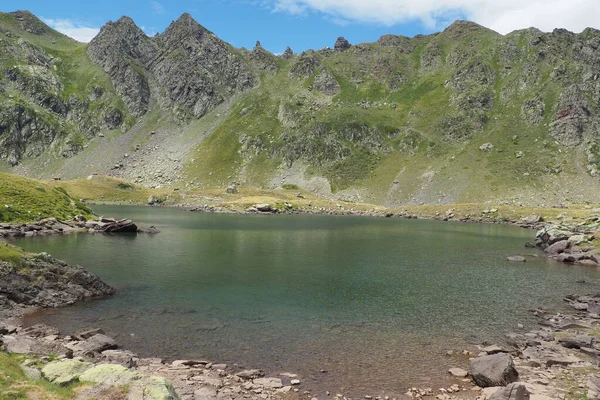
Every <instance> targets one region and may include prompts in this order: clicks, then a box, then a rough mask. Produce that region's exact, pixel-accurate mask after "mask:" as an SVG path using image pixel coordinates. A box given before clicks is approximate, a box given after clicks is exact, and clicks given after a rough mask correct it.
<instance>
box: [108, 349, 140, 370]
mask: <svg viewBox="0 0 600 400" xmlns="http://www.w3.org/2000/svg"><path fill="white" fill-rule="evenodd" d="M101 358H102V360H107V361H109V362H110V363H115V364H121V365H123V366H125V367H127V368H132V367H135V366H136V365H137V362H136V359H137V356H136V355H135V354H133V353H132V352H130V351H127V350H105V351H103V352H102V354H101Z"/></svg>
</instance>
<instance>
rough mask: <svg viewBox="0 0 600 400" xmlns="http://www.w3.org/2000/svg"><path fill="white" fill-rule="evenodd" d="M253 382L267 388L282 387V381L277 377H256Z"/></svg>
mask: <svg viewBox="0 0 600 400" xmlns="http://www.w3.org/2000/svg"><path fill="white" fill-rule="evenodd" d="M254 384H255V385H258V386H262V387H265V388H269V389H280V388H282V387H283V383H282V382H281V379H279V378H257V379H254Z"/></svg>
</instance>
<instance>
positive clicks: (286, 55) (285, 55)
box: [281, 46, 294, 60]
mask: <svg viewBox="0 0 600 400" xmlns="http://www.w3.org/2000/svg"><path fill="white" fill-rule="evenodd" d="M293 56H294V51H293V50H292V48H291V47H290V46H288V47H287V48H286V49H285V51H284V52H283V54H282V55H281V57H282V58H284V59H286V60H289V59H290V58H292V57H293Z"/></svg>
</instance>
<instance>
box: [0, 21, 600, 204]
mask: <svg viewBox="0 0 600 400" xmlns="http://www.w3.org/2000/svg"><path fill="white" fill-rule="evenodd" d="M333 42H335V45H334V48H332V49H331V48H325V49H322V50H318V51H312V50H311V51H306V52H304V53H302V54H294V52H293V51H292V50H291V49H288V50H287V51H286V52H285V53H284V54H283V55H281V56H275V55H273V54H271V53H270V52H268V51H266V50H265V49H264V48H263V47H262V46H261V45H260V43H259V42H257V44H256V46H255V48H254V49H252V50H247V49H236V48H234V47H232V46H230V45H229V44H227V43H225V42H223V41H222V40H220V39H219V38H218V37H217V36H215V35H214V34H213V33H211V32H210V31H208V30H207V29H205V28H204V27H202V26H201V25H200V24H198V23H197V22H196V21H194V20H193V18H192V17H191V16H190V15H189V14H184V15H182V16H181V17H180V18H179V19H178V20H177V21H174V22H173V23H172V24H171V25H170V26H169V27H168V28H167V30H165V32H164V33H161V34H158V35H156V36H154V37H148V36H146V35H145V34H144V32H143V31H142V30H141V29H139V28H138V27H137V26H136V25H135V23H134V22H133V21H132V20H131V19H130V18H127V17H122V18H121V19H119V20H118V21H116V22H109V23H108V24H106V25H105V26H104V27H103V28H102V30H101V32H100V33H99V35H98V36H97V37H96V38H95V39H93V40H92V41H91V42H90V43H89V44H88V45H84V44H80V43H77V42H75V41H73V40H71V39H69V38H67V37H65V36H63V35H61V34H59V33H57V32H55V31H53V30H52V29H51V28H49V27H47V26H46V25H44V24H43V22H41V21H40V20H39V19H37V18H36V17H35V16H33V15H32V14H30V13H28V12H26V11H17V12H14V13H7V14H0V70H1V73H0V77H1V78H0V94H1V97H0V98H1V100H0V159H1V160H2V161H1V163H2V164H1V165H2V166H1V167H0V168H1V169H2V170H6V171H9V172H15V173H19V174H24V175H29V176H34V177H43V178H49V177H51V176H53V175H59V176H62V177H65V178H75V177H82V176H86V175H90V174H92V173H103V174H109V175H112V176H115V177H119V178H125V179H128V180H132V181H135V182H137V183H141V184H144V185H147V186H153V187H156V186H161V187H179V188H208V187H225V186H227V185H228V184H229V183H231V182H233V181H236V182H238V183H241V184H244V185H247V186H254V187H258V188H277V187H280V186H282V185H284V184H295V185H298V186H299V187H302V188H305V189H308V190H310V191H313V192H314V193H316V194H319V195H322V196H327V197H331V198H337V199H341V200H347V201H361V202H371V203H377V204H385V205H400V204H420V203H427V204H438V203H442V204H451V203H458V202H486V201H490V202H495V203H510V204H532V205H553V204H559V203H563V202H567V203H568V202H576V203H583V202H586V201H591V202H600V190H599V189H600V172H598V169H599V165H600V116H599V111H600V110H599V107H600V79H599V77H600V52H599V51H598V48H599V46H600V31H598V30H595V29H591V28H589V29H586V30H585V31H583V32H582V33H580V34H574V33H571V32H568V31H566V30H562V29H557V30H554V31H553V32H550V33H544V32H541V31H539V30H537V29H534V28H530V29H525V30H520V31H516V32H512V33H510V34H508V35H505V36H503V35H500V34H498V33H496V32H494V31H491V30H489V29H486V28H484V27H482V26H479V25H477V24H475V23H472V22H466V21H457V22H455V23H453V24H452V25H451V26H449V27H448V28H447V29H445V30H444V31H443V32H440V33H436V34H432V35H428V36H423V35H418V36H415V37H413V38H408V37H403V36H395V35H385V36H383V37H381V38H380V39H379V40H378V41H377V42H376V43H362V44H356V45H352V44H350V43H348V42H347V41H346V40H345V39H343V38H339V39H338V40H337V41H334V40H332V44H333Z"/></svg>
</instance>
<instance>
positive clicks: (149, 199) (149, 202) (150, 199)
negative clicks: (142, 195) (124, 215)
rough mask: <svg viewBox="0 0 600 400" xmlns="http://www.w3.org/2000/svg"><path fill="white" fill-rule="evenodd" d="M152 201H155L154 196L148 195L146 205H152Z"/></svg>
mask: <svg viewBox="0 0 600 400" xmlns="http://www.w3.org/2000/svg"><path fill="white" fill-rule="evenodd" d="M154 202H155V201H154V196H150V197H148V201H147V203H148V205H149V206H153V205H154Z"/></svg>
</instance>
